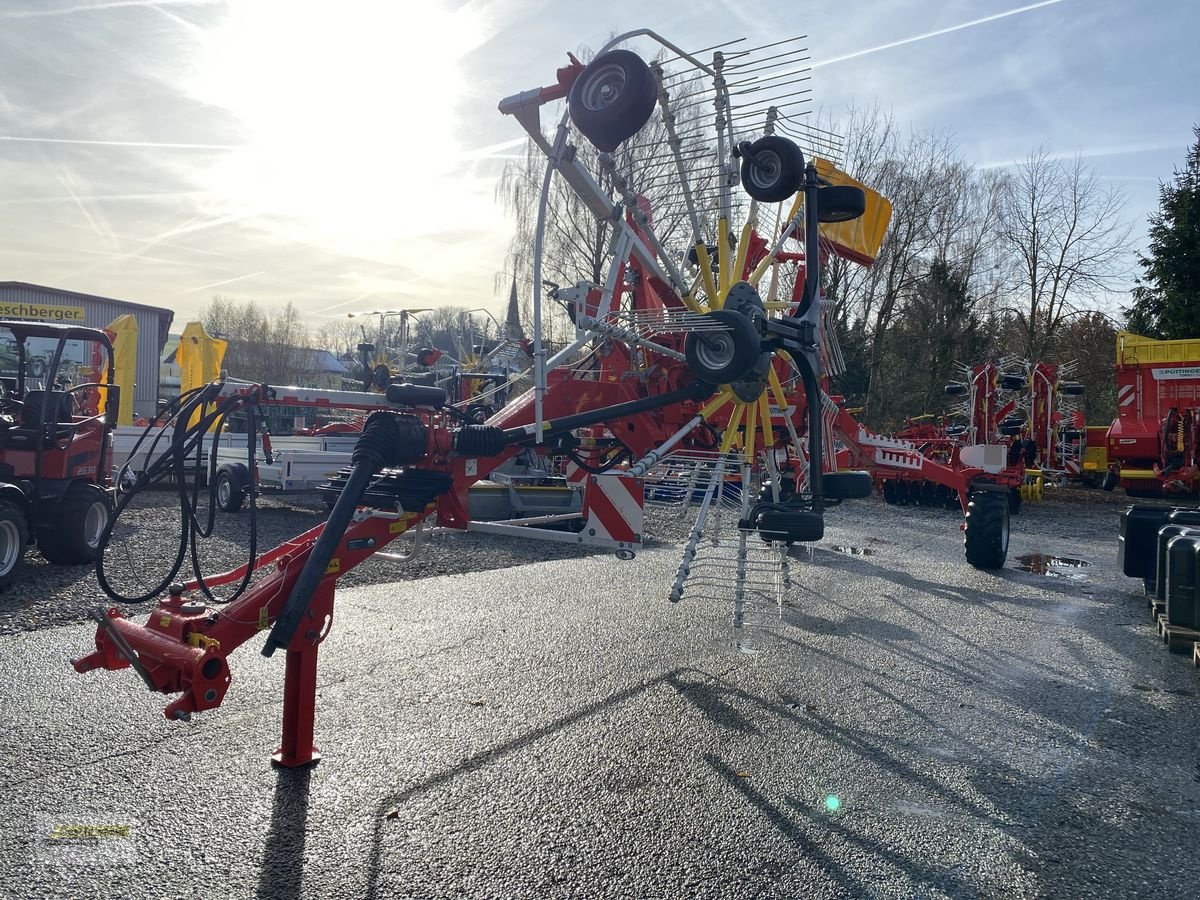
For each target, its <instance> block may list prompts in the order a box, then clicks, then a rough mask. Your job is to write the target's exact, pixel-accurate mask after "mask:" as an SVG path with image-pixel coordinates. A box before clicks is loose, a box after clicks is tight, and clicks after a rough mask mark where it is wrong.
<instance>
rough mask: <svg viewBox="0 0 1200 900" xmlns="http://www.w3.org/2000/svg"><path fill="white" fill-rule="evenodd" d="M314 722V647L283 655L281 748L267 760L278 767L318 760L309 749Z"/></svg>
mask: <svg viewBox="0 0 1200 900" xmlns="http://www.w3.org/2000/svg"><path fill="white" fill-rule="evenodd" d="M316 718H317V647H316V646H313V647H309V648H307V649H304V650H291V649H289V650H288V651H287V670H286V674H285V675H284V680H283V744H282V745H281V746H280V748H279V749H278V750H276V751H275V753H274V754H273V755H272V756H271V761H272V762H274V763H275V764H277V765H280V766H286V767H288V768H294V767H296V766H306V765H308V764H309V763H314V762H316V761H317V760H319V759H320V758H321V753H320V751H318V750H317V748H316V747H314V746H313V726H314V725H315V723H316Z"/></svg>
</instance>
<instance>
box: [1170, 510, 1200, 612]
mask: <svg viewBox="0 0 1200 900" xmlns="http://www.w3.org/2000/svg"><path fill="white" fill-rule="evenodd" d="M1171 527H1174V526H1171ZM1166 530H1167V529H1166V528H1164V529H1163V531H1166ZM1198 561H1200V531H1192V532H1190V533H1188V534H1179V535H1176V536H1175V537H1173V538H1171V539H1170V540H1169V541H1167V577H1166V579H1165V580H1166V583H1167V590H1166V595H1167V598H1166V599H1167V608H1166V614H1167V624H1168V625H1178V626H1181V627H1183V628H1200V602H1198V601H1200V597H1197V590H1196V588H1197V585H1196V571H1197V562H1198Z"/></svg>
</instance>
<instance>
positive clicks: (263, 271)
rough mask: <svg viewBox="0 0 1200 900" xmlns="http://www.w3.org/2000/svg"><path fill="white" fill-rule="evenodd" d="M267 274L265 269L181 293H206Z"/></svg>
mask: <svg viewBox="0 0 1200 900" xmlns="http://www.w3.org/2000/svg"><path fill="white" fill-rule="evenodd" d="M266 274H267V270H266V269H263V270H262V271H261V272H251V273H250V274H249V275H239V276H238V277H237V278H226V279H225V280H224V281H214V282H213V283H212V284H202V285H200V286H199V287H194V288H188V289H187V290H186V291H181V293H184V294H194V293H196V291H204V290H208V289H209V288H215V287H220V286H221V285H223V284H233V283H234V282H235V281H244V280H245V279H247V278H255V277H257V276H259V275H266Z"/></svg>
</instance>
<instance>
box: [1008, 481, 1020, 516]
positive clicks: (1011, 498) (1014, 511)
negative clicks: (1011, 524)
mask: <svg viewBox="0 0 1200 900" xmlns="http://www.w3.org/2000/svg"><path fill="white" fill-rule="evenodd" d="M1008 512H1009V515H1013V516H1019V515H1020V514H1021V489H1020V488H1015V487H1014V488H1009V490H1008Z"/></svg>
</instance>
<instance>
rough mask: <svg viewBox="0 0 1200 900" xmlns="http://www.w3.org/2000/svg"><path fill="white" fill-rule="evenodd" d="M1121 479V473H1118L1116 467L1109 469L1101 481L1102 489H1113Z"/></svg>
mask: <svg viewBox="0 0 1200 900" xmlns="http://www.w3.org/2000/svg"><path fill="white" fill-rule="evenodd" d="M1120 480H1121V478H1120V476H1119V475H1117V473H1116V471H1115V470H1114V469H1109V470H1108V471H1107V472H1105V473H1104V480H1103V481H1101V482H1100V490H1102V491H1112V490H1113V489H1114V488H1115V487H1116V486H1117V484H1118V483H1119V482H1120Z"/></svg>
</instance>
